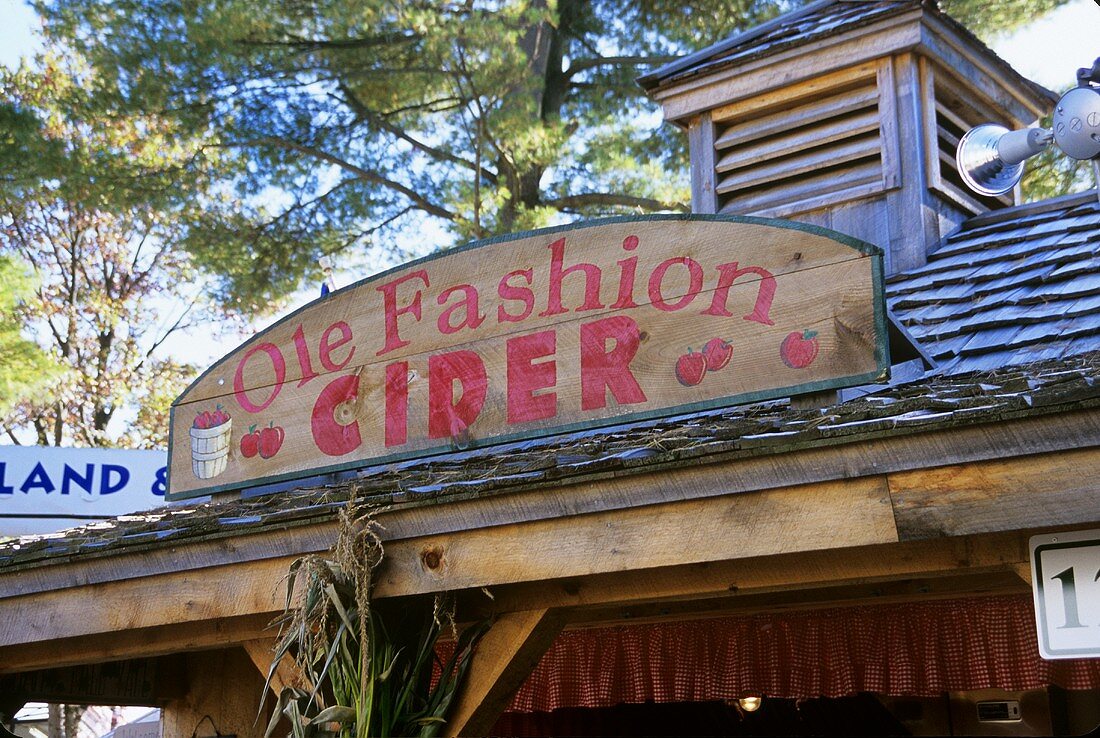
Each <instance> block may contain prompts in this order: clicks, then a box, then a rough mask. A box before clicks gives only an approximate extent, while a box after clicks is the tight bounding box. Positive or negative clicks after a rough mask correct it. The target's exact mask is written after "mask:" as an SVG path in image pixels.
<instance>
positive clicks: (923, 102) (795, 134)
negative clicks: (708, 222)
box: [639, 0, 1057, 273]
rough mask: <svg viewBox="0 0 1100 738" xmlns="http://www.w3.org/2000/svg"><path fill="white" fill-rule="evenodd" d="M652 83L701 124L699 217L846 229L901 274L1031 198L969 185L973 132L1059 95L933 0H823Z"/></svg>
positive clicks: (693, 140) (666, 107) (696, 130)
mask: <svg viewBox="0 0 1100 738" xmlns="http://www.w3.org/2000/svg"><path fill="white" fill-rule="evenodd" d="M639 82H640V83H641V84H642V85H643V86H644V87H645V88H646V90H647V92H648V94H649V95H650V96H651V97H652V98H653V99H654V100H656V101H657V102H658V103H660V105H661V107H662V109H663V111H664V115H665V118H666V120H668V121H671V122H672V123H675V124H676V125H678V126H681V127H682V128H685V129H687V131H688V140H689V145H690V150H691V175H692V176H691V183H692V210H693V211H694V212H697V213H728V214H736V215H757V216H766V217H777V218H790V219H793V220H798V221H803V222H807V223H813V224H816V225H821V226H825V227H829V228H833V229H836V230H838V231H841V232H844V233H848V234H850V235H852V236H855V237H857V238H861V239H863V240H866V241H870V242H871V243H874V244H876V245H878V246H880V247H882V248H883V249H884V250H885V251H886V254H887V257H886V269H887V272H888V273H894V272H899V271H904V270H907V269H911V268H913V267H916V266H920V265H921V264H924V263H925V260H926V254H927V252H928V250H929V249H931V248H932V247H934V246H935V244H936V243H937V242H938V241H939V239H940V237H941V236H943V235H946V234H947V233H948V232H950V231H951V230H953V229H954V227H955V226H956V225H958V224H959V223H960V222H962V221H963V220H965V219H966V218H968V217H970V216H972V215H975V214H978V213H981V212H984V211H987V210H991V209H995V208H999V207H1003V206H1006V205H1012V204H1015V203H1016V202H1017V200H1018V198H1019V192H1018V191H1017V192H1013V193H1009V194H1007V195H1005V196H1002V197H998V198H990V197H981V196H978V195H976V194H974V193H972V192H971V191H969V190H968V189H967V188H966V187H965V185H963V183H962V180H961V179H960V177H959V173H958V171H957V169H956V164H955V147H956V145H957V143H958V140H959V137H960V136H962V134H963V133H965V132H966V131H967V130H968V129H969V128H971V127H972V126H974V125H977V124H979V123H986V122H993V123H1000V124H1002V125H1004V126H1007V127H1008V128H1019V127H1022V126H1028V125H1033V124H1034V123H1035V121H1037V120H1038V119H1039V118H1040V117H1041V116H1042V115H1044V114H1046V113H1047V112H1049V111H1050V110H1051V108H1052V107H1053V103H1054V102H1055V101H1056V99H1057V98H1056V96H1055V95H1054V93H1052V92H1050V91H1049V90H1046V89H1044V88H1043V87H1040V86H1039V85H1036V84H1034V83H1032V82H1030V81H1028V80H1026V79H1024V78H1023V77H1021V76H1020V75H1019V74H1017V73H1016V72H1015V71H1014V70H1013V69H1012V68H1011V67H1010V66H1009V65H1008V64H1007V63H1005V62H1004V61H1003V60H1001V59H1000V58H999V57H997V56H996V55H995V54H994V53H993V52H992V51H990V50H989V49H988V48H987V47H986V46H984V45H983V44H982V43H981V42H980V41H979V40H978V39H977V38H975V37H974V36H973V35H972V34H971V33H969V32H968V31H967V30H966V29H965V28H963V27H962V26H961V25H959V24H958V23H957V22H956V21H954V20H952V19H951V18H949V17H948V16H946V15H945V14H944V13H942V12H941V11H940V10H939V9H938V8H937V7H936V6H935V4H934V3H930V2H920V1H919V0H819V2H815V3H811V4H810V5H807V6H805V7H803V8H801V9H799V10H797V11H794V12H791V13H787V14H785V15H782V16H779V17H777V18H775V19H774V20H772V21H769V22H767V23H764V24H763V25H761V26H758V27H757V28H754V29H752V30H749V31H747V32H745V33H741V34H738V35H735V36H733V37H731V38H728V39H726V40H725V41H722V42H720V43H718V44H715V45H714V46H711V47H709V48H706V49H703V50H701V51H699V52H696V53H694V54H691V55H689V56H686V57H684V58H682V59H679V60H677V61H675V62H673V63H671V64H668V65H665V66H664V67H661V68H660V69H657V70H656V71H654V72H653V73H651V74H648V75H645V76H644V77H642V78H641V79H640V80H639Z"/></svg>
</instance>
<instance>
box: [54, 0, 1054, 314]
mask: <svg viewBox="0 0 1100 738" xmlns="http://www.w3.org/2000/svg"><path fill="white" fill-rule="evenodd" d="M1062 1H1063V0H1041V2H1039V3H1038V4H1037V3H1036V2H1035V1H1034V0H1006V1H1005V2H1001V3H995V4H990V3H987V2H982V1H979V0H951V1H950V2H946V3H945V5H946V8H947V10H948V11H949V12H951V13H953V14H955V15H956V17H958V18H959V19H961V20H962V21H963V22H964V23H967V24H968V25H969V26H970V27H971V28H972V29H973V30H974V31H975V32H976V33H978V34H979V35H984V36H987V37H988V36H990V35H992V34H994V33H997V32H1000V31H1003V30H1006V29H1009V28H1011V27H1014V26H1015V25H1017V24H1019V23H1021V22H1023V21H1025V20H1028V19H1031V18H1034V17H1035V16H1036V14H1038V13H1041V12H1043V11H1045V10H1047V9H1049V8H1051V7H1054V6H1055V5H1057V4H1059V3H1060V2H1062ZM799 4H800V3H799V2H797V0H700V1H699V2H692V3H683V2H674V1H673V0H627V1H626V2H623V1H622V0H614V1H613V0H555V1H554V2H548V1H547V0H494V1H493V2H484V1H472V2H463V3H457V2H436V1H434V0H396V1H394V0H326V2H323V3H303V2H301V1H300V0H272V2H268V3H264V4H263V5H262V7H261V6H257V5H256V4H255V3H254V2H252V1H251V0H248V1H246V0H217V1H215V0H195V2H187V3H180V2H178V1H177V0H115V1H114V2H111V3H103V2H100V1H99V0H38V2H37V7H38V8H39V10H40V12H41V13H42V14H43V15H44V16H45V18H46V21H47V23H46V28H47V33H48V34H49V36H50V37H51V38H52V39H56V40H60V41H61V42H63V43H65V44H71V45H73V46H74V47H75V48H76V49H77V50H78V51H79V52H80V53H82V54H83V55H84V56H85V57H86V58H87V59H88V60H89V64H90V68H91V69H92V70H93V71H94V75H92V77H91V78H90V80H89V84H88V85H87V89H88V91H89V100H90V101H92V102H93V103H94V105H95V106H96V107H97V109H98V110H101V111H110V112H111V113H112V114H115V115H130V114H138V115H142V116H149V115H155V116H157V117H158V119H160V120H163V121H165V125H167V126H169V127H171V128H172V129H174V130H179V131H185V132H187V133H189V134H193V135H196V136H199V137H201V140H202V142H203V145H202V146H201V147H200V148H199V149H198V150H197V152H196V155H195V157H194V158H193V159H192V160H191V161H190V162H189V168H188V169H187V171H188V173H189V174H191V175H192V176H194V177H195V178H196V181H194V183H193V184H194V185H195V187H189V186H183V187H181V188H180V190H181V191H183V192H193V193H197V194H195V195H194V196H193V198H194V199H197V200H199V201H201V203H202V212H201V213H197V214H196V215H195V217H193V218H189V219H186V220H185V221H181V224H180V229H181V234H182V236H181V242H182V243H183V244H184V245H185V246H186V247H187V248H188V250H189V252H190V253H191V254H192V255H193V256H194V258H195V261H196V263H197V264H198V265H200V266H202V267H203V268H205V269H208V270H210V271H212V272H214V273H216V274H218V275H220V276H221V277H222V281H221V284H220V286H219V289H218V293H217V296H218V297H219V298H220V299H221V300H222V301H224V302H225V303H226V304H230V305H233V306H236V307H239V308H241V309H243V310H246V311H257V310H263V309H265V308H266V307H267V305H268V302H269V301H270V300H271V299H272V298H276V297H279V296H281V295H283V294H284V293H285V292H286V291H288V290H289V289H291V288H292V287H293V286H296V285H297V284H299V283H300V281H301V279H302V278H303V277H304V276H306V275H308V274H311V273H312V272H313V270H315V266H314V264H315V260H316V258H317V257H318V256H319V255H321V254H327V253H334V252H342V253H343V254H344V257H343V258H342V261H343V262H344V263H345V264H347V263H349V261H352V260H353V259H355V258H369V257H374V256H378V255H380V254H382V253H383V252H386V253H388V254H392V253H393V252H394V251H396V250H398V249H399V247H401V248H403V247H405V246H407V245H408V243H409V242H410V241H415V240H416V234H418V233H423V232H425V223H426V221H434V222H435V225H437V226H440V227H441V228H442V230H443V231H444V232H445V233H446V236H445V238H443V239H441V240H442V242H439V243H436V242H428V243H419V244H418V248H419V250H420V251H421V252H425V251H430V250H434V249H436V248H441V247H445V246H448V245H451V244H452V243H454V242H456V241H459V240H466V239H471V238H480V237H485V236H490V235H494V234H500V233H505V232H513V231H517V230H522V229H527V228H533V227H538V226H545V225H550V224H552V223H554V222H561V221H565V220H570V219H574V218H590V217H597V216H601V215H610V214H624V213H639V212H642V213H644V212H653V211H661V210H685V209H686V208H687V201H688V180H687V176H686V175H687V171H688V167H687V157H686V147H685V140H684V138H685V137H684V136H683V135H682V133H681V132H678V131H676V130H673V129H672V128H671V127H670V126H665V125H662V124H661V122H660V115H659V113H658V111H657V107H656V106H655V105H654V104H653V103H652V102H651V101H649V100H648V99H647V98H646V96H645V95H644V94H643V93H642V91H641V88H640V87H639V86H638V85H637V83H636V82H635V78H636V77H637V76H638V75H639V74H641V73H644V72H646V71H649V70H651V69H653V68H654V67H655V66H656V65H658V64H661V63H664V62H667V61H669V60H671V59H673V58H675V57H677V56H679V55H682V54H684V53H686V52H690V51H694V50H696V49H699V48H701V47H703V46H705V45H707V44H709V43H713V42H715V41H717V40H719V39H721V38H723V37H725V36H727V35H729V34H731V33H733V32H736V31H738V30H744V29H746V28H749V27H752V26H755V25H757V24H758V23H760V22H762V21H764V20H767V19H769V18H771V17H774V16H775V15H777V14H779V13H781V12H783V11H786V10H789V9H792V8H794V7H797V6H798V5H799ZM427 232H429V233H431V232H433V231H431V230H428V231H427ZM402 239H403V241H404V243H402ZM313 276H316V275H315V274H314V275H313Z"/></svg>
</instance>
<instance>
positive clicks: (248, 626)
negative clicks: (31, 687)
mask: <svg viewBox="0 0 1100 738" xmlns="http://www.w3.org/2000/svg"><path fill="white" fill-rule="evenodd" d="M270 622H271V617H270V616H268V615H245V616H241V617H236V618H221V619H217V620H204V621H199V622H194V623H185V624H182V625H165V626H159V627H155V628H142V629H138V630H124V631H119V632H116V633H95V634H93V635H85V636H78V637H74V638H60V639H57V640H46V641H37V642H33V643H21V644H16V645H9V646H5V647H3V648H0V674H11V673H16V672H22V671H33V670H36V669H45V668H48V667H65V666H75V665H77V664H85V663H100V662H103V661H118V660H121V659H131V658H140V657H152V656H163V655H167V654H172V653H183V652H185V651H204V650H208V649H214V648H224V647H226V646H231V645H234V644H238V643H241V642H242V641H246V640H251V639H255V638H260V637H262V636H264V635H265V634H270V632H271V631H270V630H269V629H268V624H269V623H270Z"/></svg>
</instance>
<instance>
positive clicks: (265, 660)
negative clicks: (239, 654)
mask: <svg viewBox="0 0 1100 738" xmlns="http://www.w3.org/2000/svg"><path fill="white" fill-rule="evenodd" d="M275 645H276V639H275V638H257V639H256V640H252V641H244V642H242V643H241V646H242V647H243V648H244V650H245V652H246V653H247V654H248V658H250V659H252V663H253V664H255V665H256V668H257V669H259V670H260V676H262V677H263V678H264V679H267V678H268V675H270V676H271V679H270V681H268V687H269V688H270V689H271V691H272V692H274V693H275V696H276V697H277V696H278V695H280V694H281V693H282V691H283V690H284V689H286V688H287V687H296V688H298V689H302V690H305V689H308V688H309V685H308V684H307V682H306V679H305V675H303V674H302V670H301V669H299V668H298V665H297V664H295V663H294V659H292V658H291V657H290V656H289V655H288V654H283V657H282V658H281V659H279V663H278V664H277V665H276V666H275V669H274V671H272V668H271V667H272V664H273V663H274V661H275Z"/></svg>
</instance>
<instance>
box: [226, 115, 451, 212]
mask: <svg viewBox="0 0 1100 738" xmlns="http://www.w3.org/2000/svg"><path fill="white" fill-rule="evenodd" d="M249 143H258V144H268V145H271V146H279V147H280V148H284V149H290V150H291V151H297V152H299V153H301V154H308V155H309V156H312V157H315V158H317V159H320V160H321V161H325V162H328V163H329V164H335V165H336V166H338V167H340V168H341V169H344V170H345V171H348V172H351V173H353V174H355V175H357V176H358V177H359V178H360V179H364V180H366V181H368V182H373V183H375V184H379V185H382V186H383V187H386V188H388V189H391V190H393V191H394V192H398V193H400V194H402V195H404V196H405V197H407V198H408V199H409V200H411V201H412V202H413V203H415V204H416V207H417V208H419V209H420V210H423V211H424V212H425V213H428V214H429V215H434V216H436V217H437V218H443V219H444V220H452V221H453V220H455V218H456V217H457V216H456V215H455V214H454V213H452V212H451V211H450V210H447V209H446V208H443V207H440V206H439V205H436V204H435V203H434V202H432V201H430V200H428V199H427V198H426V197H424V196H423V195H421V194H420V193H419V192H417V191H416V190H414V189H412V188H411V187H406V186H405V185H403V184H401V183H400V182H397V181H394V180H392V179H389V178H387V177H383V176H382V175H381V174H378V173H377V172H372V171H370V170H369V169H364V168H363V167H361V166H358V165H357V164H352V163H351V162H350V161H347V160H346V159H341V158H340V157H339V156H336V155H335V154H330V153H329V152H327V151H323V150H321V149H318V148H316V147H314V146H310V145H308V144H303V143H298V142H297V141H291V140H289V139H285V138H280V137H277V136H265V137H263V138H260V139H257V140H255V141H245V142H239V143H237V145H239V146H243V145H247V144H249Z"/></svg>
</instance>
